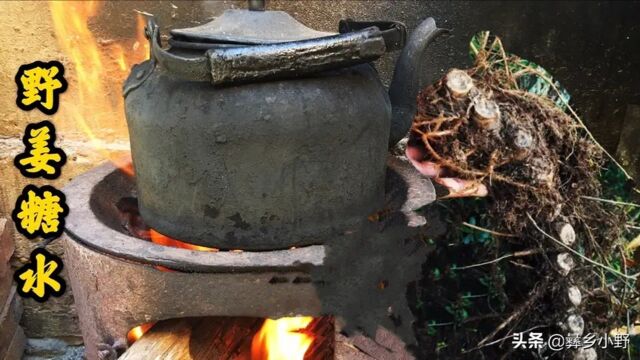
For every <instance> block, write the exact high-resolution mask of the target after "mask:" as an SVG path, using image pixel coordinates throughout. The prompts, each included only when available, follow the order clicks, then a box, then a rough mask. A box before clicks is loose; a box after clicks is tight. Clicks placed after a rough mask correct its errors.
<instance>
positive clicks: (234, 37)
mask: <svg viewBox="0 0 640 360" xmlns="http://www.w3.org/2000/svg"><path fill="white" fill-rule="evenodd" d="M249 3H250V6H249V9H231V10H226V11H225V12H224V13H223V14H222V15H221V16H219V17H217V18H216V19H214V20H213V21H211V22H209V23H206V24H203V25H199V26H196V27H192V28H186V29H174V30H172V31H171V37H170V39H169V41H168V42H169V47H168V48H167V49H165V48H163V46H162V45H161V38H160V30H159V27H158V26H157V24H156V23H155V22H154V21H153V19H150V20H149V22H148V24H147V27H146V29H145V35H146V37H147V39H148V40H149V42H150V53H151V54H150V59H149V60H147V61H145V62H143V63H141V64H138V65H136V66H134V68H133V69H132V71H131V74H130V75H129V77H128V78H127V80H126V82H125V84H124V87H123V94H124V97H125V113H126V118H127V125H128V128H129V136H130V142H131V152H132V158H133V165H134V169H135V175H136V184H137V196H138V201H139V207H140V213H141V215H142V217H143V218H144V219H145V221H146V223H147V224H149V225H150V226H151V227H152V228H154V229H155V230H157V231H159V232H160V233H162V234H164V235H167V236H170V237H173V238H176V239H180V240H182V241H186V242H190V243H193V244H197V245H202V246H209V247H217V248H221V249H244V250H273V249H286V248H290V247H293V246H304V245H311V244H322V243H324V242H326V241H328V240H330V239H331V238H332V237H335V235H336V234H341V233H344V232H347V231H353V230H357V226H358V224H359V223H361V221H362V219H363V218H366V217H367V216H368V215H370V214H373V213H375V212H377V211H379V210H381V209H382V207H383V206H384V182H385V168H386V165H385V162H386V158H387V153H388V148H389V147H390V146H393V145H395V144H396V143H397V142H398V141H399V140H400V139H401V138H402V137H404V136H405V135H406V133H407V131H408V129H409V127H410V126H411V122H412V119H413V116H414V113H415V106H416V105H415V103H416V96H417V93H418V90H419V88H418V87H419V83H418V74H416V71H417V69H419V68H420V67H419V65H420V64H421V63H422V61H423V53H424V49H425V47H426V45H427V44H429V43H430V42H431V41H432V40H433V39H434V38H435V37H436V36H437V35H439V34H440V33H442V32H443V30H442V29H438V28H437V27H436V24H435V22H434V20H433V19H432V18H428V19H426V20H424V21H423V22H422V23H421V24H419V25H418V27H417V28H416V29H415V30H414V31H413V33H412V34H411V37H410V38H409V39H408V40H406V39H405V37H406V28H405V26H404V25H403V24H401V23H399V22H391V21H379V22H357V21H353V20H343V21H341V22H340V24H339V33H338V34H334V33H327V32H321V31H316V30H313V29H310V28H308V27H306V26H305V25H303V24H301V23H300V22H298V21H296V20H295V19H294V18H293V17H291V16H290V15H289V14H287V13H285V12H282V11H266V10H265V9H264V2H263V1H250V2H249ZM405 40H406V41H405ZM399 49H402V53H401V55H400V57H399V60H398V62H397V64H396V67H395V73H394V75H393V80H392V82H391V85H390V87H389V90H388V91H387V89H385V87H384V86H383V84H382V83H381V81H380V79H379V76H378V73H377V72H376V70H375V69H374V67H373V66H372V65H371V64H370V62H371V61H373V60H375V59H377V58H378V57H380V56H382V55H383V54H384V53H385V52H387V51H393V50H399Z"/></svg>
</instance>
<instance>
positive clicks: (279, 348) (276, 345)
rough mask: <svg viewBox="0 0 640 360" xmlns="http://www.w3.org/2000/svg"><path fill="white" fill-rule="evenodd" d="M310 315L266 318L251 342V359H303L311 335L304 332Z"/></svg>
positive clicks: (310, 319) (311, 337)
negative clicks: (276, 318)
mask: <svg viewBox="0 0 640 360" xmlns="http://www.w3.org/2000/svg"><path fill="white" fill-rule="evenodd" d="M312 320H313V318H312V317H308V316H302V317H288V318H281V319H278V320H271V319H266V320H265V321H264V324H263V325H262V328H261V329H260V331H258V333H257V334H256V335H255V336H254V337H253V341H252V342H251V360H285V359H286V360H303V359H304V354H305V353H306V352H307V350H308V349H309V347H310V346H311V343H312V342H313V336H312V335H310V334H307V333H305V332H304V330H305V329H306V328H307V326H309V324H310V323H311V321H312Z"/></svg>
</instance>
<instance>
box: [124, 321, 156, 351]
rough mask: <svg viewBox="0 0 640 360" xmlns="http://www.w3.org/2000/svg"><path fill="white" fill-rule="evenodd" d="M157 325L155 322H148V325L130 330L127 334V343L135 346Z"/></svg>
mask: <svg viewBox="0 0 640 360" xmlns="http://www.w3.org/2000/svg"><path fill="white" fill-rule="evenodd" d="M155 324H156V323H155V322H148V323H144V324H142V325H139V326H136V327H134V328H133V329H131V330H129V332H128V333H127V341H128V342H129V345H131V344H133V343H134V342H136V341H137V340H138V339H140V338H141V337H142V335H144V334H145V333H146V332H147V331H149V330H151V328H152V327H153V325H155Z"/></svg>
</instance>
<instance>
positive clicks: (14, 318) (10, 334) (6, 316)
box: [0, 287, 22, 359]
mask: <svg viewBox="0 0 640 360" xmlns="http://www.w3.org/2000/svg"><path fill="white" fill-rule="evenodd" d="M21 316H22V303H21V302H20V298H19V297H18V296H17V295H16V289H15V287H12V288H11V292H10V295H9V297H8V298H7V299H6V301H5V302H4V303H3V306H2V310H1V311H0V359H4V358H5V356H6V355H7V354H8V350H9V349H10V348H11V347H12V346H14V345H15V344H13V342H14V338H15V335H16V332H17V331H22V329H21V328H20V326H19V324H20V318H21ZM18 329H20V330H18ZM12 344H13V345H12ZM14 351H15V350H14Z"/></svg>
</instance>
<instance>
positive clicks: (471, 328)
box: [408, 53, 638, 358]
mask: <svg viewBox="0 0 640 360" xmlns="http://www.w3.org/2000/svg"><path fill="white" fill-rule="evenodd" d="M515 60H516V59H514V58H511V57H510V56H507V55H505V54H504V53H503V56H502V57H500V58H498V59H497V60H495V59H494V61H500V62H504V64H505V65H504V66H495V65H496V64H495V63H491V61H492V58H489V57H479V59H478V61H477V64H476V66H475V67H474V68H472V69H468V70H453V71H451V72H449V74H448V75H447V76H445V77H443V78H442V79H440V80H439V81H437V82H436V83H434V84H433V85H431V86H429V87H428V88H426V89H424V90H423V91H422V92H421V94H420V95H419V97H418V113H417V115H416V117H415V119H414V124H413V127H412V130H411V133H410V138H409V143H408V144H409V146H411V147H414V148H418V149H421V150H422V153H423V155H424V156H423V159H422V160H423V161H429V162H433V163H435V164H436V165H437V167H439V168H440V169H442V171H441V175H440V176H443V177H444V176H446V177H457V178H462V179H466V180H470V181H471V182H472V183H475V184H477V183H482V184H484V185H485V186H486V187H487V188H488V189H489V196H488V197H487V198H485V199H465V200H451V201H449V202H444V203H441V204H440V206H442V207H443V208H445V218H446V221H447V222H448V223H449V224H450V228H449V232H448V233H447V235H446V239H442V240H441V241H440V242H438V243H436V245H435V251H434V253H433V255H432V257H431V258H430V259H429V261H428V263H427V265H426V269H425V270H426V271H428V272H429V274H431V275H429V276H427V278H426V279H424V280H423V282H422V283H421V284H419V285H418V295H417V297H418V298H420V297H421V296H422V298H423V299H426V300H425V301H424V304H421V307H420V308H419V309H416V312H418V313H421V314H422V318H423V319H426V320H425V321H426V323H427V324H426V326H425V328H426V329H427V330H424V331H425V332H427V333H428V334H426V333H425V334H423V335H424V337H423V342H424V343H423V346H430V347H431V348H432V349H435V350H436V351H441V352H443V353H446V354H448V355H446V356H450V357H451V358H457V357H464V354H467V355H468V356H469V358H480V357H478V356H479V354H483V355H484V356H486V357H487V358H498V357H499V356H504V355H508V354H511V355H508V356H511V357H508V358H518V356H517V354H515V353H514V354H512V352H513V349H512V347H511V346H509V344H510V341H509V340H506V341H502V342H501V343H493V341H495V340H498V339H500V338H505V337H507V338H508V337H509V336H511V335H513V334H514V333H517V332H519V331H525V330H527V329H529V328H533V327H539V328H540V329H543V330H541V331H544V332H546V333H547V334H553V333H565V334H566V333H567V331H568V330H567V328H566V326H567V325H566V324H567V317H568V314H573V316H579V317H581V318H583V319H584V324H585V328H584V333H585V334H586V333H588V332H594V333H598V334H604V333H609V332H610V331H611V330H612V329H614V328H616V327H619V326H621V325H626V319H627V318H628V317H631V318H634V316H635V313H634V311H633V306H635V305H636V304H637V300H638V292H637V290H636V287H635V285H634V279H631V277H629V276H626V274H627V272H628V273H629V274H630V273H631V272H632V269H631V267H630V266H631V265H630V264H631V262H630V259H629V258H628V257H630V256H631V254H630V253H628V252H625V249H624V242H625V237H627V238H628V237H629V236H631V235H633V234H630V233H629V229H628V226H625V224H628V221H629V220H628V215H629V208H625V207H624V206H617V205H615V204H611V203H606V202H602V201H598V200H596V199H598V198H605V197H607V196H608V195H607V192H608V189H607V186H608V185H607V184H605V182H603V174H604V173H605V172H606V171H608V170H607V169H608V168H611V167H613V168H615V164H612V163H611V161H610V160H609V159H608V158H607V156H606V155H607V154H606V153H605V152H604V151H603V150H602V148H601V147H600V146H599V145H598V144H597V143H596V142H595V141H593V140H592V139H591V137H590V136H588V132H587V131H586V129H585V128H584V127H583V125H582V122H581V121H580V120H579V119H576V118H575V117H574V116H572V115H569V114H567V113H566V112H565V111H563V110H562V109H561V108H559V107H558V106H557V105H556V103H554V102H553V101H552V100H550V99H549V98H547V97H543V96H539V95H535V94H532V93H529V92H527V91H524V90H522V89H519V88H518V85H517V83H518V82H517V79H518V76H522V75H523V74H525V73H526V70H525V71H520V72H519V73H515V74H514V73H513V72H512V71H511V69H512V67H511V66H510V65H509V61H515ZM531 71H536V70H535V69H532V70H531ZM565 240H566V241H565ZM565 263H566V264H565ZM565 267H566V268H565ZM436 271H437V276H436V275H434V273H436ZM421 291H422V293H421V294H420V292H421ZM576 291H577V292H578V295H580V296H581V301H580V302H579V303H577V304H576V302H575V301H574V300H572V299H573V298H572V296H574V295H575V294H576ZM567 299H569V300H567ZM572 302H574V303H573V304H572ZM436 314H437V315H436ZM628 315H629V316H628ZM419 317H420V316H419ZM429 324H431V325H429ZM423 326H424V325H423ZM443 343H445V345H446V349H448V350H445V348H444V347H443V345H442V344H443ZM487 344H491V346H489V345H487ZM460 349H465V350H464V351H461V350H460ZM525 355H526V356H529V355H530V354H525ZM567 356H568V357H566V358H572V357H571V356H569V355H567ZM563 357H564V356H563ZM446 358H449V357H446Z"/></svg>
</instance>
